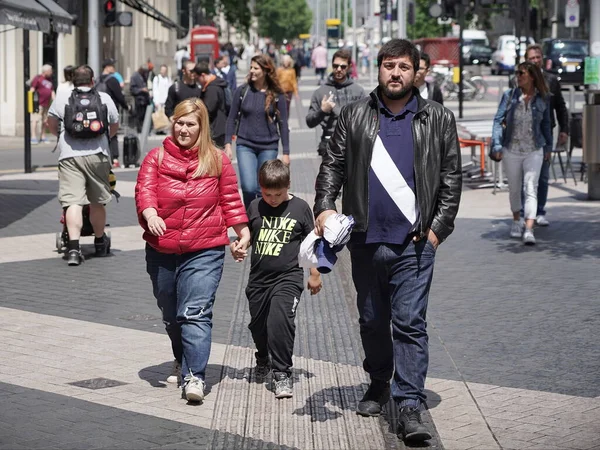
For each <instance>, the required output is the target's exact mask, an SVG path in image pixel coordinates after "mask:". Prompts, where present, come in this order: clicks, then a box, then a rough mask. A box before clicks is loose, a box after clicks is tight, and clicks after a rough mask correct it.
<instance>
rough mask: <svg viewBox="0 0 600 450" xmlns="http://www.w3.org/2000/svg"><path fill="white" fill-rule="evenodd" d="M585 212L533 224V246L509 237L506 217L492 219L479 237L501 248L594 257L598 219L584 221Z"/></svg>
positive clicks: (599, 247) (599, 239) (598, 250)
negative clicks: (539, 224)
mask: <svg viewBox="0 0 600 450" xmlns="http://www.w3.org/2000/svg"><path fill="white" fill-rule="evenodd" d="M573 213H574V217H573V219H576V218H577V217H576V215H577V212H576V211H573ZM585 213H587V211H586V212H585ZM585 213H583V214H582V216H583V217H581V220H580V221H577V220H573V221H553V222H552V224H551V225H550V226H549V227H536V228H535V229H534V232H535V238H536V241H537V243H536V245H534V246H526V245H523V243H522V242H521V240H520V239H511V238H510V237H509V231H510V225H511V221H510V219H507V220H492V221H491V224H492V226H493V228H491V229H490V230H489V231H487V232H485V233H482V235H481V237H482V238H483V239H485V240H487V241H490V242H493V243H495V244H496V246H497V248H498V250H499V251H501V252H510V253H515V254H520V253H532V252H534V253H539V254H543V255H546V256H550V257H567V258H571V259H581V258H585V257H592V258H597V257H598V255H600V222H586V221H585V220H586V216H587V214H585Z"/></svg>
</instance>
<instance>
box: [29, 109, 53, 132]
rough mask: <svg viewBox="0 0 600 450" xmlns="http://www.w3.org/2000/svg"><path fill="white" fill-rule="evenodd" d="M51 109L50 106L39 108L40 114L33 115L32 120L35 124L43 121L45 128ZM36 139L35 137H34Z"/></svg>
mask: <svg viewBox="0 0 600 450" xmlns="http://www.w3.org/2000/svg"><path fill="white" fill-rule="evenodd" d="M49 109H50V107H49V106H42V105H40V106H39V109H38V112H36V113H31V120H32V121H33V122H39V121H40V120H41V121H42V126H45V123H46V119H47V118H48V110H49ZM32 137H35V136H32Z"/></svg>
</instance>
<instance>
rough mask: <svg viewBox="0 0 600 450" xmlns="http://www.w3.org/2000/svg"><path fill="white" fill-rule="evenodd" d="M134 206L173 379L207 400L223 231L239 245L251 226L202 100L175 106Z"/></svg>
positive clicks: (141, 176)
mask: <svg viewBox="0 0 600 450" xmlns="http://www.w3.org/2000/svg"><path fill="white" fill-rule="evenodd" d="M135 201H136V207H137V213H138V218H139V222H140V225H141V226H142V228H143V229H144V235H143V237H144V240H145V241H146V242H147V244H146V268H147V271H148V274H149V275H150V280H151V281H152V288H153V292H154V297H155V298H156V301H157V304H158V307H159V308H160V310H161V311H162V317H163V322H164V323H165V328H166V330H167V334H168V335H169V338H170V340H171V346H172V350H173V355H174V356H175V361H174V364H173V366H174V372H175V375H176V374H177V373H179V376H180V377H181V379H182V380H183V384H182V387H183V394H184V396H185V398H187V400H189V401H195V402H198V401H202V400H203V399H204V389H205V375H206V365H207V364H208V358H209V356H210V347H211V340H212V339H211V329H212V316H213V304H214V301H215V294H216V292H217V288H218V286H219V282H220V280H221V275H222V272H223V261H224V258H225V246H226V245H229V242H230V241H229V237H228V235H227V228H229V227H233V228H234V230H235V232H236V234H237V235H238V237H239V239H240V245H242V246H244V247H245V246H247V245H248V242H249V240H250V232H249V230H248V226H247V222H248V218H247V216H246V213H245V211H244V207H243V205H242V202H241V200H240V196H239V193H238V187H237V180H236V175H235V170H234V169H233V167H232V165H231V161H230V160H229V158H228V157H227V155H225V154H224V153H223V152H222V151H220V150H219V149H218V148H217V147H215V146H214V145H213V143H212V140H211V138H210V127H209V124H208V111H207V110H206V107H205V106H204V104H203V103H202V101H201V100H200V99H197V98H195V99H187V100H184V101H183V102H181V103H179V104H178V105H177V107H176V108H175V113H174V115H173V128H172V136H169V137H167V138H166V139H165V140H164V141H163V144H162V146H161V147H158V148H155V149H153V150H151V151H150V153H148V155H147V156H146V157H145V158H144V161H143V163H142V166H141V167H140V171H139V173H138V178H137V184H136V188H135Z"/></svg>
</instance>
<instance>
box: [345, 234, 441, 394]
mask: <svg viewBox="0 0 600 450" xmlns="http://www.w3.org/2000/svg"><path fill="white" fill-rule="evenodd" d="M349 249H350V255H351V259H352V279H353V281H354V286H355V288H356V293H357V305H358V313H359V325H360V337H361V339H362V344H363V349H364V351H365V360H364V362H363V367H364V369H365V371H367V372H368V373H369V375H370V377H371V379H372V380H382V381H388V380H389V379H390V378H391V377H392V374H393V375H394V381H393V383H392V397H393V398H394V400H395V401H396V402H397V403H399V404H400V406H407V405H411V406H418V405H419V404H420V403H421V402H423V401H425V398H426V396H425V394H424V392H423V391H424V389H425V377H426V376H427V368H428V365H429V349H428V337H427V322H426V320H425V317H426V313H427V302H428V299H429V288H430V287H431V280H432V278H433V266H434V262H435V249H434V248H433V245H432V244H431V243H430V242H429V241H427V240H426V239H422V240H421V241H418V242H413V241H412V240H411V239H410V238H408V239H407V240H406V242H405V243H404V244H402V245H394V244H356V243H351V244H350V245H349ZM390 321H391V324H392V326H391V330H390Z"/></svg>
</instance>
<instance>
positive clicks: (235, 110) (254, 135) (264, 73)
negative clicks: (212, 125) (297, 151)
mask: <svg viewBox="0 0 600 450" xmlns="http://www.w3.org/2000/svg"><path fill="white" fill-rule="evenodd" d="M234 136H235V138H234ZM232 139H235V140H236V156H237V161H238V169H239V172H240V184H241V187H242V195H243V199H244V204H245V205H246V208H247V207H248V205H250V202H252V200H254V199H255V198H257V197H260V188H259V186H258V171H259V169H260V167H261V166H262V165H263V164H264V163H265V162H266V161H268V160H270V159H276V158H277V153H278V151H279V140H280V139H281V144H282V146H283V158H282V159H283V162H284V163H286V164H289V163H290V134H289V129H288V114H287V108H286V103H285V95H284V93H283V90H282V89H281V86H280V85H279V81H278V79H277V72H276V71H275V65H274V64H273V61H272V60H271V58H270V57H269V56H268V55H256V56H254V57H253V58H252V60H251V62H250V73H249V74H248V83H247V84H243V85H241V86H240V87H238V88H237V89H236V90H235V92H234V94H233V102H232V105H231V110H230V111H229V117H228V119H227V130H226V135H225V153H227V156H229V158H232V151H231V141H232Z"/></svg>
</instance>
